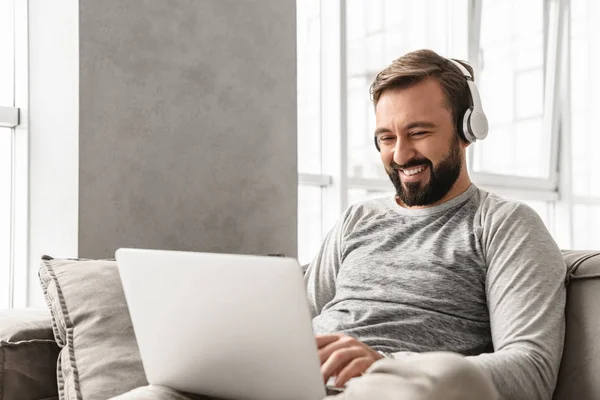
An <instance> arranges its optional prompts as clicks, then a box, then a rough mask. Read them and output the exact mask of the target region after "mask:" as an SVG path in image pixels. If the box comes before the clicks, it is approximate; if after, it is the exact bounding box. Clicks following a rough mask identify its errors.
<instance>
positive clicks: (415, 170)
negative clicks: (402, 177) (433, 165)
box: [402, 165, 425, 176]
mask: <svg viewBox="0 0 600 400" xmlns="http://www.w3.org/2000/svg"><path fill="white" fill-rule="evenodd" d="M424 169H425V166H424V165H423V166H421V167H417V168H413V169H403V170H402V172H404V173H405V174H406V175H409V176H410V175H414V174H418V173H419V172H422V171H423V170H424Z"/></svg>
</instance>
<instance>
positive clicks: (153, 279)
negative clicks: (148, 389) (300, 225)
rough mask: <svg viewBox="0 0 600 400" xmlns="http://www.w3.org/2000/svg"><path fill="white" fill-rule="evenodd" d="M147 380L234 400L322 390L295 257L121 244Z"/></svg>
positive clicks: (302, 399) (321, 393) (298, 397)
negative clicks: (183, 250) (232, 253)
mask: <svg viewBox="0 0 600 400" xmlns="http://www.w3.org/2000/svg"><path fill="white" fill-rule="evenodd" d="M116 259H117V264H118V266H119V272H120V275H121V280H122V283H123V289H124V291H125V298H126V300H127V304H128V306H129V312H130V314H131V320H132V323H133V329H134V331H135V335H136V338H137V342H138V346H139V349H140V355H141V358H142V363H143V365H144V370H145V372H146V378H147V380H148V382H149V383H150V384H153V385H165V386H168V387H171V388H174V389H177V390H180V391H184V392H192V393H200V394H206V395H209V396H214V397H219V398H231V399H237V400H244V399H247V400H285V399H294V400H321V399H323V397H325V387H324V385H323V380H322V377H321V373H320V362H319V357H318V353H317V345H316V342H315V337H314V335H313V331H312V324H311V319H310V313H309V310H308V302H307V299H306V292H305V289H304V283H303V279H302V272H301V267H300V265H299V264H298V262H297V261H296V260H295V259H292V258H283V257H258V256H242V255H231V254H212V253H190V252H175V251H159V250H142V249H119V250H117V252H116Z"/></svg>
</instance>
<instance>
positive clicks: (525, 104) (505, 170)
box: [473, 0, 551, 179]
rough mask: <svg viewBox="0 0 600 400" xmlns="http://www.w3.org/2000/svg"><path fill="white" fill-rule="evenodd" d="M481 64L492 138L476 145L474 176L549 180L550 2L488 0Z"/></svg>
mask: <svg viewBox="0 0 600 400" xmlns="http://www.w3.org/2000/svg"><path fill="white" fill-rule="evenodd" d="M478 62H479V66H480V71H479V76H476V81H477V83H478V88H479V90H480V94H481V97H482V99H484V100H485V101H484V104H483V105H484V109H485V110H486V115H487V117H488V121H489V126H490V134H489V136H488V138H486V140H484V141H482V142H480V143H477V145H476V146H474V150H473V151H474V163H473V171H476V172H487V173H495V174H502V175H516V176H525V177H533V178H545V179H547V178H548V176H549V170H550V165H549V162H550V158H549V157H547V156H546V155H547V154H550V151H551V149H550V140H549V139H550V132H549V131H544V129H543V128H544V127H543V113H544V65H545V64H544V2H543V1H542V0H532V1H526V2H523V1H518V0H508V1H493V0H484V1H483V2H482V12H481V39H480V59H479V60H478Z"/></svg>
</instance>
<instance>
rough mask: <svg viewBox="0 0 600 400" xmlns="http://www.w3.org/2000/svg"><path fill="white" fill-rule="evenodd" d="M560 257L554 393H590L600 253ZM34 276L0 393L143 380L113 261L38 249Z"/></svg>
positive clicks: (593, 391)
mask: <svg viewBox="0 0 600 400" xmlns="http://www.w3.org/2000/svg"><path fill="white" fill-rule="evenodd" d="M563 257H564V261H565V263H566V265H567V271H568V272H567V276H566V280H565V283H566V285H567V306H566V310H565V313H566V322H567V325H566V337H565V346H564V352H563V358H562V362H561V366H560V372H559V378H558V383H557V386H556V390H555V393H554V396H553V399H554V400H597V399H600V311H599V309H598V308H599V307H600V252H598V251H563ZM40 281H41V283H42V288H43V289H44V295H45V297H46V301H47V303H48V308H40V309H11V310H2V311H0V361H1V362H0V366H1V368H2V369H1V371H0V400H3V399H5V400H9V399H19V400H29V399H45V400H50V399H61V400H63V399H68V400H72V399H83V400H87V399H107V398H111V397H113V396H117V395H119V394H122V393H124V392H127V391H130V390H133V389H135V388H136V387H139V386H143V385H145V384H146V381H145V376H144V373H143V367H142V365H141V360H140V358H139V352H138V350H137V344H136V342H135V337H134V334H133V330H132V328H131V321H130V319H129V315H128V312H127V308H126V303H125V299H124V296H123V293H122V288H121V287H120V280H119V277H118V272H117V268H116V264H115V263H114V261H111V260H64V259H63V260H58V259H53V258H51V257H47V256H45V257H44V259H43V260H42V266H41V268H40ZM99 282H101V284H99ZM165 346H167V348H168V343H166V344H165ZM507 400H508V399H507Z"/></svg>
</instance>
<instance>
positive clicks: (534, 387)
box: [305, 185, 566, 400]
mask: <svg viewBox="0 0 600 400" xmlns="http://www.w3.org/2000/svg"><path fill="white" fill-rule="evenodd" d="M565 275H566V266H565V264H564V261H563V258H562V256H561V253H560V251H559V249H558V247H557V245H556V243H555V242H554V241H553V239H552V237H551V236H550V234H549V233H548V231H547V229H546V227H545V226H544V224H543V222H542V220H541V219H540V218H539V216H538V215H537V214H536V213H535V211H533V210H532V209H531V208H530V207H528V206H527V205H524V204H521V203H518V202H515V201H510V200H506V199H502V198H500V197H498V196H496V195H494V194H492V193H489V192H487V191H484V190H482V189H479V188H477V187H476V186H475V185H471V186H470V187H469V189H467V190H466V191H465V192H464V193H462V194H461V195H459V196H457V197H455V198H453V199H452V200H450V201H447V202H445V203H443V204H440V205H438V206H434V207H429V208H422V209H406V208H402V207H400V206H398V205H397V204H396V202H395V199H394V198H393V197H391V196H390V197H387V198H381V199H376V200H369V201H365V202H362V203H358V204H355V205H352V206H350V207H349V208H348V209H347V210H346V211H345V212H344V213H343V215H342V217H341V218H340V220H339V221H338V222H337V223H336V225H335V226H334V227H333V229H332V230H331V231H330V232H329V234H328V235H327V237H326V239H325V241H324V242H323V244H322V246H321V249H320V251H319V253H318V254H317V256H316V257H315V259H314V260H313V261H312V263H311V264H310V265H309V267H308V270H307V272H306V275H305V282H306V285H307V292H308V298H309V303H310V309H311V314H312V317H313V329H314V331H315V333H316V334H324V333H336V332H339V333H345V334H347V335H350V336H353V337H355V338H357V339H359V340H361V341H362V342H363V343H365V344H367V345H369V346H371V347H372V348H374V349H376V350H379V351H382V352H385V353H389V356H390V357H394V358H401V357H405V356H406V354H407V353H406V352H426V351H452V352H457V353H460V354H463V355H465V356H469V359H470V360H471V361H472V362H474V363H475V364H477V365H478V366H479V367H480V368H481V369H482V370H483V371H484V372H486V373H487V374H488V375H489V376H490V377H491V378H492V380H493V382H494V383H495V384H496V387H497V388H498V391H499V392H500V393H501V395H502V398H503V399H505V400H521V399H522V400H549V399H551V397H552V392H553V390H554V387H555V385H556V379H557V375H558V367H559V364H560V360H561V356H562V349H563V340H564V326H565V321H564V310H565V299H566V293H565V284H564V282H565Z"/></svg>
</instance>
